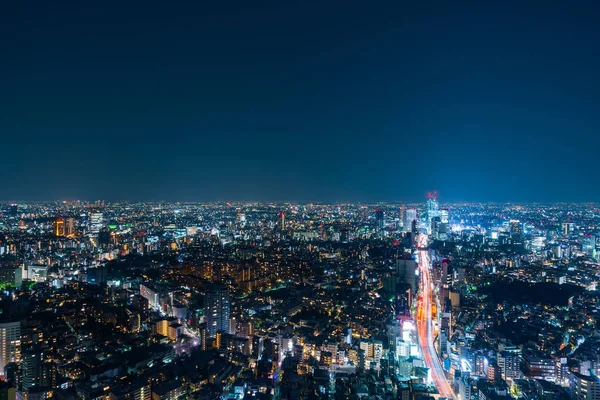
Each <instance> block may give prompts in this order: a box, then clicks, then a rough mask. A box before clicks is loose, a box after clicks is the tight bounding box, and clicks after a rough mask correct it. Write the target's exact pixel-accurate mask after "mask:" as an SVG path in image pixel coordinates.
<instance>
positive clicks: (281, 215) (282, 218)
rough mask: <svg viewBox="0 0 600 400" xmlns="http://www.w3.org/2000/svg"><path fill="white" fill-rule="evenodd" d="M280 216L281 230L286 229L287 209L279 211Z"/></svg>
mask: <svg viewBox="0 0 600 400" xmlns="http://www.w3.org/2000/svg"><path fill="white" fill-rule="evenodd" d="M279 218H280V227H281V230H282V231H284V230H285V211H281V212H280V213H279Z"/></svg>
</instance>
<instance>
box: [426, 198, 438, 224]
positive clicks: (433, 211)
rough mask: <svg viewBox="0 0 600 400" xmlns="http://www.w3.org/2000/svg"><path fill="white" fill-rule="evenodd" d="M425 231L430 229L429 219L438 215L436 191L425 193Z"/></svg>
mask: <svg viewBox="0 0 600 400" xmlns="http://www.w3.org/2000/svg"><path fill="white" fill-rule="evenodd" d="M426 212H427V227H426V228H427V231H428V232H430V231H431V220H432V219H433V218H435V217H439V216H440V205H439V203H438V201H437V193H436V192H433V194H432V193H428V194H427V207H426Z"/></svg>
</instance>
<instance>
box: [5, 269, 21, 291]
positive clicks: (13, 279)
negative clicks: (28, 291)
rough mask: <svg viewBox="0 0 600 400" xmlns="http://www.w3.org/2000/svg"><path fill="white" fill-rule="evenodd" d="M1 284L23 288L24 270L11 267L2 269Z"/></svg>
mask: <svg viewBox="0 0 600 400" xmlns="http://www.w3.org/2000/svg"><path fill="white" fill-rule="evenodd" d="M0 283H2V284H5V285H9V286H14V287H16V288H19V287H21V285H22V284H23V270H22V269H21V268H11V267H4V268H0Z"/></svg>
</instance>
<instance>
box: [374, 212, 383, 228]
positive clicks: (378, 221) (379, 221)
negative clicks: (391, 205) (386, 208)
mask: <svg viewBox="0 0 600 400" xmlns="http://www.w3.org/2000/svg"><path fill="white" fill-rule="evenodd" d="M375 224H376V226H377V229H378V230H382V229H383V210H375Z"/></svg>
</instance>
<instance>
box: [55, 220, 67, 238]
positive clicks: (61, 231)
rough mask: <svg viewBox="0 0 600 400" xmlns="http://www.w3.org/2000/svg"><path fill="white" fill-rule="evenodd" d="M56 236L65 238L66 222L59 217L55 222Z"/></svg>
mask: <svg viewBox="0 0 600 400" xmlns="http://www.w3.org/2000/svg"><path fill="white" fill-rule="evenodd" d="M54 235H55V236H65V220H64V219H63V217H58V218H56V221H54Z"/></svg>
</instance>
